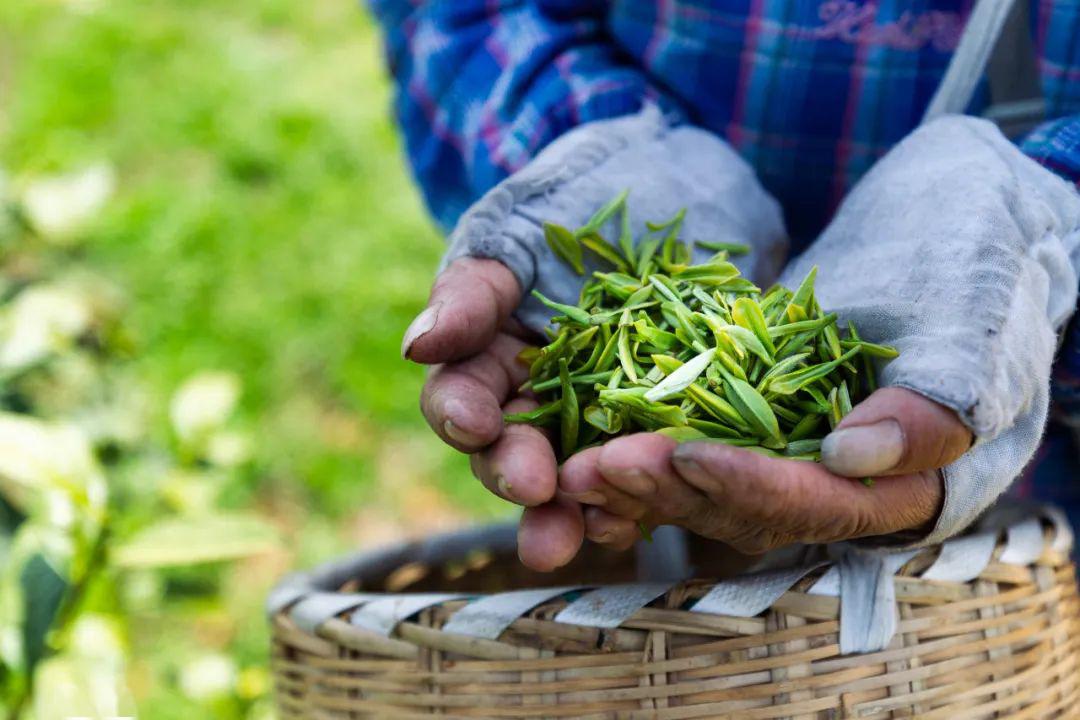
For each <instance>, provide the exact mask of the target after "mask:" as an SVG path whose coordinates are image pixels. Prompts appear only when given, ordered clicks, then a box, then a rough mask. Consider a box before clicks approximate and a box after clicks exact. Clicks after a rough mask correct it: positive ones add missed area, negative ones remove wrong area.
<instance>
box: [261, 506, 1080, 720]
mask: <svg viewBox="0 0 1080 720" xmlns="http://www.w3.org/2000/svg"><path fill="white" fill-rule="evenodd" d="M1042 527H1043V531H1044V537H1045V542H1044V544H1043V547H1042V550H1041V553H1039V554H1038V557H1037V558H1035V559H1034V560H1033V561H1031V562H1027V563H1025V564H1017V563H1016V562H1015V558H1011V557H1008V556H1007V558H1006V560H1011V561H1003V560H1002V554H1003V553H1005V552H1006V549H1005V540H1004V534H1001V535H999V536H998V542H997V547H996V549H995V550H994V552H993V555H992V556H991V557H990V560H989V562H988V563H987V564H986V566H985V568H983V570H982V571H981V572H980V573H979V575H978V577H977V578H975V579H973V580H971V581H970V582H950V581H941V580H928V579H925V578H922V577H921V575H922V574H923V573H924V572H926V570H927V568H929V567H930V566H931V565H932V564H933V563H934V561H935V559H936V558H937V556H938V554H939V552H940V549H937V548H931V549H927V550H924V551H922V552H920V553H919V554H917V555H915V556H914V557H913V558H911V559H910V560H909V561H908V562H907V563H906V564H905V565H904V566H903V567H902V568H901V569H900V571H899V572H898V573H897V575H896V577H895V591H896V601H897V607H898V610H899V623H898V631H897V633H896V635H895V636H894V637H893V640H892V642H891V644H890V645H889V646H888V647H887V648H886V649H884V650H882V651H879V652H874V653H870V654H863V655H847V656H845V655H843V654H841V652H840V649H839V644H838V632H839V626H840V611H839V608H840V599H839V598H837V597H831V596H828V595H822V594H813V593H811V592H809V590H810V588H811V587H813V585H814V584H815V582H817V581H818V580H819V578H820V577H821V575H822V574H823V572H825V570H826V568H825V567H820V568H817V569H815V570H814V571H813V572H811V573H809V574H808V575H807V576H805V577H803V578H802V579H801V580H799V581H798V582H796V583H795V584H794V585H793V586H792V587H791V588H790V589H788V590H787V591H786V592H783V594H782V595H780V597H779V598H778V599H777V600H776V601H775V602H774V603H773V604H772V606H771V607H769V608H768V610H766V611H765V612H763V613H761V614H759V615H757V616H754V617H729V616H724V615H715V614H708V613H702V612H691V611H689V610H688V608H689V607H692V605H693V604H694V602H695V601H696V600H697V599H699V598H701V597H702V596H703V595H704V594H705V593H706V592H708V591H709V590H710V588H711V587H712V586H713V581H708V580H698V581H691V582H683V583H679V584H677V585H675V586H673V587H672V588H671V589H670V590H669V591H667V592H665V593H663V594H662V595H661V596H660V597H659V598H658V599H656V600H655V601H653V602H651V603H649V604H648V605H647V606H645V607H642V608H640V609H638V610H636V612H633V613H632V614H631V615H629V617H627V618H625V619H623V620H622V621H621V622H620V624H619V625H618V626H617V627H590V626H588V625H578V624H568V623H566V622H556V621H555V620H554V618H555V616H556V615H557V614H558V613H559V612H560V611H561V610H562V609H563V608H565V607H566V606H567V604H568V603H569V602H572V601H573V599H574V597H575V593H573V592H568V593H563V594H560V595H558V596H556V597H555V598H554V599H550V600H548V601H546V602H542V603H541V604H540V605H538V606H537V607H535V608H533V609H531V610H529V611H527V612H525V613H524V614H522V615H521V616H520V617H517V619H515V620H513V621H512V622H511V623H510V624H509V626H508V627H507V628H506V629H505V630H504V631H502V632H501V634H500V635H499V636H498V637H497V638H496V639H488V638H482V637H472V636H467V635H462V634H455V633H448V632H444V631H443V630H442V628H443V627H444V625H445V624H446V623H447V622H448V620H450V619H451V618H452V617H453V616H454V615H455V614H456V613H458V612H461V611H462V609H463V608H464V607H466V606H468V605H469V604H470V603H472V602H474V601H475V600H476V598H477V597H481V596H484V595H486V594H488V593H498V592H503V591H508V590H514V589H521V588H529V587H541V586H564V585H578V584H587V585H588V586H590V587H595V586H597V585H601V584H605V583H620V582H631V581H633V574H634V568H633V566H632V563H633V558H632V556H629V555H626V554H622V555H617V554H612V553H607V552H605V551H602V550H599V549H596V548H592V549H588V550H587V551H586V552H585V553H584V554H583V555H582V556H581V557H580V558H579V559H578V560H577V561H575V563H574V564H572V565H571V566H570V567H569V568H566V569H564V570H563V571H562V572H561V573H558V574H557V575H555V576H548V575H538V574H532V573H530V572H528V571H526V570H525V569H523V568H522V567H521V566H520V564H519V563H518V562H517V559H516V555H515V553H514V547H513V545H514V542H513V540H514V538H513V531H512V529H511V528H505V527H496V528H492V529H490V530H482V531H473V532H470V533H462V534H457V535H452V536H446V537H443V538H438V539H435V540H434V541H429V542H427V543H423V544H413V545H403V546H400V547H397V548H391V549H389V550H386V551H382V552H380V553H376V554H374V555H369V556H365V557H363V558H360V559H358V560H353V561H350V562H345V563H338V564H334V565H330V566H327V567H324V568H321V569H320V570H317V571H316V572H315V573H312V574H308V575H303V576H296V577H293V578H290V579H289V580H287V581H286V582H284V583H283V584H282V586H281V587H280V588H279V590H280V592H279V594H278V596H277V600H276V601H275V602H276V604H275V605H273V607H272V611H273V612H272V615H271V624H272V629H273V659H272V663H273V671H274V676H275V682H276V696H277V706H278V712H279V715H280V717H281V718H283V719H285V720H299V719H301V718H303V719H305V720H307V719H311V720H338V719H342V720H344V719H346V718H349V719H353V718H403V719H404V718H427V717H433V716H434V717H440V718H596V719H600V718H605V719H606V718H623V719H626V720H631V719H638V718H641V719H644V718H655V719H657V720H668V719H671V720H674V719H675V718H746V719H750V718H791V719H798V720H809V719H814V718H912V717H917V718H948V719H949V720H956V719H959V718H1011V719H1013V720H1025V719H1031V720H1042V719H1044V718H1074V719H1080V599H1078V595H1077V583H1076V576H1075V571H1074V567H1073V566H1072V565H1071V564H1070V562H1069V559H1068V554H1067V548H1064V547H1062V545H1061V543H1060V542H1057V543H1055V542H1053V537H1052V536H1053V534H1054V530H1053V528H1051V527H1050V526H1049V524H1048V523H1047V524H1044V525H1043V526H1042ZM695 552H697V553H698V557H697V558H696V563H697V566H698V567H699V568H702V567H708V562H707V560H708V559H709V556H708V549H707V548H704V549H702V548H699V549H697V550H695ZM1038 552H1039V551H1038V548H1037V546H1036V553H1038ZM713 569H715V568H713ZM311 592H316V593H318V594H319V595H320V597H319V598H318V599H316V600H315V601H313V602H315V603H316V604H317V603H321V602H327V603H329V604H328V605H326V607H327V608H328V609H329V610H328V612H330V613H331V614H330V615H329V616H328V617H327V618H326V619H324V620H320V621H319V622H318V623H317V624H315V626H314V627H301V624H302V623H300V624H298V622H297V620H296V618H295V617H294V615H293V614H292V613H291V612H290V608H291V607H292V606H293V605H294V603H295V602H296V600H297V599H298V598H301V597H303V596H304V594H305V593H306V594H310V593H311ZM423 592H440V593H441V592H447V593H462V594H463V595H462V596H458V597H453V598H452V599H444V600H443V601H441V602H436V603H434V604H433V605H431V606H430V607H427V608H425V609H423V610H421V611H420V612H419V613H416V614H413V615H410V616H409V617H407V618H404V619H402V620H401V621H400V622H396V623H395V625H394V627H393V628H392V631H388V632H375V631H372V630H370V629H366V628H363V627H357V626H356V625H355V624H354V623H353V622H350V618H351V617H352V615H351V611H352V607H349V606H350V605H352V606H356V605H359V604H360V603H361V602H362V601H363V600H364V599H365V598H367V599H371V598H372V597H376V598H378V597H387V598H389V597H407V596H415V594H416V593H423ZM356 593H378V594H379V595H357V594H356ZM349 597H353V598H354V600H353V601H352V602H351V603H350V601H349V600H348V598H349ZM338 609H339V610H338ZM335 610H337V611H335Z"/></svg>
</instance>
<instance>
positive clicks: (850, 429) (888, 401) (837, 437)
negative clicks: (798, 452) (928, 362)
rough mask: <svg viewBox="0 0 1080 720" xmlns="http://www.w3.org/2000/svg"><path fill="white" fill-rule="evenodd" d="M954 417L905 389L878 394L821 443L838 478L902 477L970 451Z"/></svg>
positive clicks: (823, 454)
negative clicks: (839, 476)
mask: <svg viewBox="0 0 1080 720" xmlns="http://www.w3.org/2000/svg"><path fill="white" fill-rule="evenodd" d="M971 440H972V437H971V431H970V430H968V429H967V427H965V426H964V424H963V423H962V422H960V418H959V417H957V415H956V413H954V412H953V411H952V410H950V409H949V408H947V407H944V406H943V405H939V404H937V403H936V402H934V401H932V400H928V399H926V398H925V397H923V396H922V395H919V394H918V393H915V392H913V391H911V390H905V389H904V388H882V389H881V390H878V391H877V392H875V393H873V394H872V395H871V396H870V397H868V398H867V399H866V400H864V401H863V402H861V403H859V404H858V405H857V406H856V407H855V409H853V410H852V411H851V412H850V413H849V414H848V415H847V417H845V418H844V419H843V421H841V422H840V424H839V425H837V426H836V429H835V430H833V431H832V432H831V433H830V434H829V435H828V436H826V438H825V440H824V441H822V443H821V461H822V462H823V463H824V464H825V466H826V467H827V468H829V470H831V471H832V472H834V473H836V474H837V475H845V476H847V477H873V476H875V475H901V474H905V473H914V472H921V471H923V470H934V469H937V468H941V467H944V466H946V465H948V464H949V463H951V462H953V461H954V460H956V459H957V458H958V457H960V456H961V455H963V454H964V453H965V452H966V451H967V450H968V448H970V447H971Z"/></svg>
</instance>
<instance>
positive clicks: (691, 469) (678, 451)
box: [671, 445, 702, 473]
mask: <svg viewBox="0 0 1080 720" xmlns="http://www.w3.org/2000/svg"><path fill="white" fill-rule="evenodd" d="M692 453H693V448H692V447H691V446H689V445H680V446H679V447H677V448H675V451H674V452H672V453H671V462H672V464H673V465H675V466H676V467H677V468H678V469H679V471H680V472H684V473H701V472H702V469H701V464H700V463H698V461H697V459H695V458H694V456H693V455H692Z"/></svg>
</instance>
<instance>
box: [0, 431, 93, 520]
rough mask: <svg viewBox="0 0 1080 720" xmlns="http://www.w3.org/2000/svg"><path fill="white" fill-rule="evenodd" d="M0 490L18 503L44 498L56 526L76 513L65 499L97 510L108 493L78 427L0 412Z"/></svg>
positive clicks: (43, 500) (84, 437)
mask: <svg viewBox="0 0 1080 720" xmlns="http://www.w3.org/2000/svg"><path fill="white" fill-rule="evenodd" d="M0 490H4V491H5V495H7V496H9V499H11V500H12V501H13V502H15V503H16V504H22V505H26V504H28V503H30V502H32V501H34V500H37V501H39V502H43V503H44V509H45V511H46V516H47V517H48V519H49V521H50V522H53V523H54V524H59V525H65V524H68V523H70V522H72V521H73V520H74V519H75V517H76V515H77V513H75V512H74V508H72V507H70V505H69V503H74V504H75V505H76V506H79V507H82V508H85V509H90V510H96V509H100V508H103V507H104V506H105V500H106V492H107V489H106V485H105V478H104V475H103V474H102V472H101V468H100V467H99V466H98V464H97V461H96V460H95V458H94V455H93V451H92V449H91V447H90V442H89V441H88V440H87V438H86V436H85V435H83V433H82V432H80V431H79V430H78V428H76V427H74V426H72V425H64V424H54V423H48V422H44V421H41V420H37V419H35V418H32V417H30V416H28V415H18V414H15V413H0ZM92 514H95V513H92ZM78 515H82V513H78Z"/></svg>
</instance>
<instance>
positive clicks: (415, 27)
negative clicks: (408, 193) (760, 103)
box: [368, 0, 677, 230]
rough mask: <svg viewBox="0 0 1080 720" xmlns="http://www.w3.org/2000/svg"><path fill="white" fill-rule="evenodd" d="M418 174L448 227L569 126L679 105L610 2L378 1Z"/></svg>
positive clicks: (374, 2) (372, 0)
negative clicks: (659, 83)
mask: <svg viewBox="0 0 1080 720" xmlns="http://www.w3.org/2000/svg"><path fill="white" fill-rule="evenodd" d="M368 1H369V4H370V7H371V9H372V11H373V13H374V16H375V18H376V19H377V20H378V22H379V23H380V24H381V25H382V27H383V30H384V33H385V37H386V53H387V59H388V63H389V67H390V71H391V74H392V76H393V79H394V83H395V85H396V100H395V110H396V114H397V118H398V122H399V123H400V126H401V130H402V133H403V135H404V139H405V146H406V151H407V153H408V157H409V161H410V163H411V165H412V169H413V172H414V174H415V176H416V179H417V181H418V182H419V184H420V186H421V189H422V191H423V193H424V196H425V199H426V201H427V204H428V207H429V209H430V210H431V212H432V214H433V215H434V216H435V219H436V220H437V221H438V222H439V224H440V225H442V227H443V228H444V229H447V230H449V229H450V228H452V227H453V226H454V224H455V223H456V222H457V219H458V218H459V217H460V215H461V214H462V213H463V212H464V211H465V210H466V209H467V208H468V207H469V205H471V204H472V203H473V201H475V200H476V199H477V198H479V197H480V196H481V195H482V194H483V193H484V192H485V191H487V190H488V189H490V188H491V187H493V186H494V185H496V184H497V183H498V182H499V181H500V180H502V179H504V178H505V177H507V176H508V175H509V174H511V173H512V172H514V171H516V170H518V169H519V168H521V167H522V166H523V165H525V163H527V162H528V161H529V160H530V159H531V158H532V157H533V156H534V155H536V154H537V153H538V152H539V151H540V150H541V149H542V148H543V147H544V146H545V145H547V144H548V143H550V142H551V141H552V140H554V139H555V138H556V137H558V136H559V135H561V134H562V133H564V132H566V131H567V130H569V129H571V128H573V127H576V126H578V125H581V124H584V123H588V122H590V121H593V120H601V119H609V118H614V117H619V116H622V115H626V114H629V113H632V112H635V111H637V110H639V109H640V108H641V107H642V105H643V104H644V103H645V102H647V101H651V102H656V103H658V104H659V105H660V106H661V107H662V108H664V109H665V111H668V112H673V111H676V110H677V108H676V107H675V106H674V104H673V103H672V101H671V99H670V98H669V97H666V96H665V94H664V93H662V92H659V91H658V90H657V89H656V88H654V87H651V86H650V84H649V83H648V82H647V80H646V78H645V74H644V72H643V71H642V70H641V69H640V68H639V67H636V66H635V65H634V64H633V63H632V62H631V61H630V60H629V59H628V58H626V57H625V56H624V55H623V54H622V53H621V51H620V50H619V49H618V47H617V46H616V44H615V43H614V41H613V40H612V39H611V37H610V36H609V35H608V34H607V32H606V29H605V21H606V16H607V13H608V0H368Z"/></svg>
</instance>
